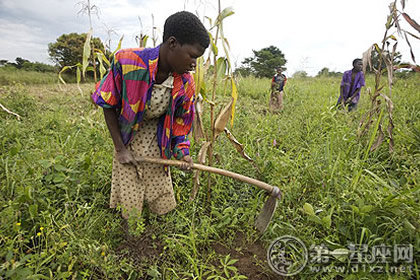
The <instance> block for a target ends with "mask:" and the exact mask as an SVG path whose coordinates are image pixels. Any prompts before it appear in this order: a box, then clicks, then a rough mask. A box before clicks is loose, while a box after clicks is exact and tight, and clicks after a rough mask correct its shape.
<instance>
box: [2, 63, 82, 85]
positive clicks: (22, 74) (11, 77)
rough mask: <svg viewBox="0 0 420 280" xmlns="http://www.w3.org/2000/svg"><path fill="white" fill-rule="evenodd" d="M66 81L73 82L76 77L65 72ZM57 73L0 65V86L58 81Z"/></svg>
mask: <svg viewBox="0 0 420 280" xmlns="http://www.w3.org/2000/svg"><path fill="white" fill-rule="evenodd" d="M64 79H65V80H66V82H69V83H75V82H76V78H75V77H73V76H71V75H70V74H68V75H67V74H65V75H64ZM58 82H59V81H58V74H57V73H53V72H45V73H43V72H37V71H27V70H21V69H16V68H14V67H0V86H5V85H12V84H16V83H19V84H24V85H39V84H54V83H58Z"/></svg>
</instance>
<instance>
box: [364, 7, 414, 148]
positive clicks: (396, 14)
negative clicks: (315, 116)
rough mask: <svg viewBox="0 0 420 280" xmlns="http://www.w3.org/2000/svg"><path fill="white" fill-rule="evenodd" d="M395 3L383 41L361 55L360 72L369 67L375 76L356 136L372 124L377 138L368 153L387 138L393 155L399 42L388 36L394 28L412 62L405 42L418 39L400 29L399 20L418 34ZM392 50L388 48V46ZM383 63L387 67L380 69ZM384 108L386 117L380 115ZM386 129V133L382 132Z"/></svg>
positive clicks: (394, 37) (386, 25) (409, 18)
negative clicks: (375, 64) (375, 63)
mask: <svg viewBox="0 0 420 280" xmlns="http://www.w3.org/2000/svg"><path fill="white" fill-rule="evenodd" d="M400 1H401V5H402V9H403V10H404V7H405V0H400ZM397 2H398V0H395V1H394V2H392V3H391V4H390V5H389V8H390V14H389V15H388V18H387V22H386V24H385V27H386V30H385V34H384V37H383V39H382V42H381V44H380V45H378V44H373V45H372V46H371V47H369V49H368V50H367V51H366V52H365V53H363V68H364V69H363V71H364V72H365V70H366V67H367V66H368V65H369V67H370V69H372V70H373V71H374V73H375V89H374V92H373V94H371V92H370V91H369V95H370V98H371V107H370V110H369V111H368V112H367V113H366V114H365V115H364V116H363V117H362V119H361V121H360V123H359V129H358V136H359V137H362V136H363V135H365V134H366V133H367V132H368V131H369V128H370V127H371V125H372V124H374V123H375V124H376V125H375V127H374V131H373V132H371V133H372V135H376V140H375V142H374V143H372V142H370V143H371V144H370V145H369V147H370V148H369V151H374V150H376V149H377V148H378V147H379V146H380V145H381V144H382V142H383V141H384V140H385V139H387V140H388V143H389V147H388V148H389V152H390V153H392V152H393V150H394V138H393V130H394V121H393V116H392V113H393V108H394V105H393V103H392V85H393V80H394V70H395V69H397V68H399V67H398V66H395V65H393V61H394V55H395V54H396V50H397V45H398V39H397V37H396V36H395V35H394V34H393V33H395V32H393V33H392V34H390V33H391V32H392V31H393V27H394V26H395V28H396V31H397V33H398V34H399V35H400V37H404V38H405V40H406V42H407V44H408V46H409V47H410V53H411V58H412V59H413V61H414V62H415V56H414V53H413V50H412V48H411V44H410V41H409V40H408V37H409V36H412V37H414V38H415V39H420V38H419V37H418V36H416V35H414V34H412V33H410V32H408V31H406V30H403V29H402V28H401V26H400V17H401V16H403V18H404V19H405V20H406V21H407V22H408V23H409V24H410V25H411V26H412V27H413V28H414V29H415V30H417V31H418V32H420V26H419V25H418V24H417V23H416V22H415V21H414V20H413V19H411V17H410V16H409V15H408V14H406V13H405V12H401V11H399V10H398V7H397ZM391 45H392V47H391V48H390V46H391ZM373 50H375V51H376V52H377V53H378V55H379V65H378V68H377V69H376V68H374V67H373V64H372V60H371V57H372V56H371V53H372V51H373ZM384 64H385V66H386V67H382V66H383V65H384ZM385 73H386V74H387V81H386V84H382V83H381V79H382V77H383V75H384V74H385ZM384 106H385V108H386V115H385V116H383V117H382V116H381V114H382V112H383V110H384ZM385 126H386V134H385V133H384V131H383V129H384V127H385Z"/></svg>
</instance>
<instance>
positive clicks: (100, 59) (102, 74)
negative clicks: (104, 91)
mask: <svg viewBox="0 0 420 280" xmlns="http://www.w3.org/2000/svg"><path fill="white" fill-rule="evenodd" d="M97 57H98V61H99V73H100V74H101V80H102V78H103V77H104V75H105V73H106V69H105V67H104V60H103V56H102V55H101V54H100V53H99V54H98V55H97Z"/></svg>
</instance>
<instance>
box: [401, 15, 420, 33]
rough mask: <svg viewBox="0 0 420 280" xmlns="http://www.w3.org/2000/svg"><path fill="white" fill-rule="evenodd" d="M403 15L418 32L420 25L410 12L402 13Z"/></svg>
mask: <svg viewBox="0 0 420 280" xmlns="http://www.w3.org/2000/svg"><path fill="white" fill-rule="evenodd" d="M402 16H403V17H404V18H405V20H406V21H407V22H408V23H409V24H410V25H411V26H412V27H413V28H414V29H415V30H417V31H418V32H420V25H419V24H418V23H417V22H416V21H415V20H414V19H412V18H411V17H410V16H409V15H408V14H406V13H402Z"/></svg>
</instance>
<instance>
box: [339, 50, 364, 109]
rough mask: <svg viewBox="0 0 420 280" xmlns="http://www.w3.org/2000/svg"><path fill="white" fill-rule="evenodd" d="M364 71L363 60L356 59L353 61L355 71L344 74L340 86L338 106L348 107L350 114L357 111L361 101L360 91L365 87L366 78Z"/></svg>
mask: <svg viewBox="0 0 420 280" xmlns="http://www.w3.org/2000/svg"><path fill="white" fill-rule="evenodd" d="M362 69H363V62H362V60H361V59H360V58H356V59H355V60H353V69H352V70H348V71H346V72H344V74H343V78H342V80H341V86H340V97H339V98H338V101H337V105H336V106H339V107H345V106H347V107H348V110H349V112H350V111H351V110H353V109H356V107H357V103H358V102H359V99H360V89H361V88H362V87H363V86H365V76H364V75H363V71H362Z"/></svg>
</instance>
